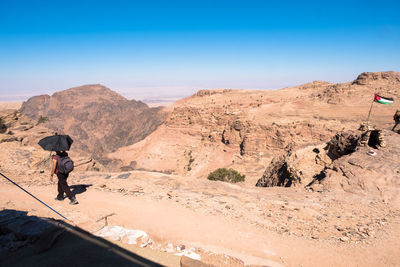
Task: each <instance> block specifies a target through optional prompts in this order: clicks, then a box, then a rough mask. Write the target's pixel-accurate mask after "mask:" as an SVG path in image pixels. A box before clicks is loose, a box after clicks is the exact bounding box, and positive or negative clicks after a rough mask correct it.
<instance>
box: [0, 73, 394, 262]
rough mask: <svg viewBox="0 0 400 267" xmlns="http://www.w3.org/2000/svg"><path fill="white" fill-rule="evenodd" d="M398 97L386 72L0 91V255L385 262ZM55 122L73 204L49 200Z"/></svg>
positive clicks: (14, 258) (16, 258)
mask: <svg viewBox="0 0 400 267" xmlns="http://www.w3.org/2000/svg"><path fill="white" fill-rule="evenodd" d="M374 94H379V95H381V96H386V97H392V98H393V99H394V103H393V104H392V105H390V106H389V105H383V104H379V103H374V102H373V100H374ZM399 98H400V73H399V72H391V71H388V72H365V73H361V74H360V75H359V76H358V77H355V79H354V80H353V81H349V82H346V83H338V84H334V83H329V82H324V81H314V82H310V83H307V84H303V85H299V86H295V87H290V88H283V89H279V90H232V89H215V90H200V91H198V92H197V93H196V94H194V95H192V96H190V97H187V98H183V99H180V100H178V101H176V102H174V103H172V104H168V105H166V104H162V105H156V104H154V103H151V105H147V104H146V103H143V102H141V101H136V100H128V99H126V98H125V97H123V96H121V95H120V94H118V93H116V92H114V91H112V90H111V89H109V88H107V87H105V86H103V85H99V84H93V85H83V86H79V87H75V88H71V89H67V90H64V91H60V92H57V93H55V94H53V95H51V96H49V95H39V96H34V97H32V98H30V99H27V100H26V101H24V102H23V103H0V118H1V120H0V151H1V153H0V173H1V174H2V177H0V207H1V210H0V262H1V265H3V264H4V266H29V265H32V264H33V263H38V264H39V265H40V266H55V265H57V262H58V261H60V259H62V261H63V262H64V263H65V264H68V265H72V266H90V265H95V264H99V263H101V264H102V265H101V264H100V265H101V266H116V265H118V266H160V265H163V266H399V265H400V242H399V237H400V196H399V195H400V134H399V133H400V132H399V130H400V127H399V128H398V129H395V130H394V131H393V130H392V127H393V125H394V120H393V115H394V113H395V112H396V110H398V109H400V101H399ZM369 112H370V116H369V118H368V121H367V117H368V114H369ZM55 133H58V134H68V135H69V136H71V138H72V139H73V140H74V143H73V144H72V147H71V150H70V151H69V155H70V156H71V158H72V159H73V160H74V163H75V169H74V171H73V172H72V173H71V174H70V176H69V178H68V183H69V185H70V187H71V189H72V191H73V192H74V193H75V194H76V198H77V200H78V201H79V204H78V205H69V204H68V199H66V200H64V201H56V200H54V198H55V196H56V195H57V184H56V183H55V182H53V183H52V182H51V181H50V179H49V178H50V168H51V158H50V152H49V151H44V150H43V149H42V148H41V147H40V146H39V145H38V141H39V140H41V139H42V138H44V137H46V136H49V135H53V134H55ZM218 168H225V169H228V170H229V169H232V170H235V171H237V172H239V173H240V174H242V175H244V176H245V178H244V181H240V182H236V183H233V182H228V181H215V180H210V179H208V177H209V175H210V173H211V172H213V171H215V170H217V169H218ZM6 178H8V179H11V180H12V181H13V182H14V183H16V184H18V185H19V186H20V187H22V188H23V189H24V190H27V191H28V192H29V193H31V194H32V195H34V196H35V197H37V198H38V199H40V200H41V201H42V202H44V203H45V204H46V205H48V206H50V207H51V208H52V209H53V210H51V209H49V208H48V207H46V206H45V205H44V204H43V203H40V202H39V201H37V200H36V199H34V198H33V197H32V196H30V195H28V194H27V193H26V192H24V191H23V190H21V188H20V187H18V186H16V185H15V184H13V183H12V182H10V181H9V180H8V179H6ZM55 211H56V212H57V213H56V212H55ZM60 215H62V216H64V218H63V217H61V216H60ZM72 255H77V256H76V258H79V259H84V260H82V261H80V262H76V259H75V258H74V257H73V256H72ZM78 256H80V257H78Z"/></svg>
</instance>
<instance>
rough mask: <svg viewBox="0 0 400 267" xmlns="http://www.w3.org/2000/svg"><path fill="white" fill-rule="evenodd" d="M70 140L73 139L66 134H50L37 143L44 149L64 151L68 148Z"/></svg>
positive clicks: (70, 143)
mask: <svg viewBox="0 0 400 267" xmlns="http://www.w3.org/2000/svg"><path fill="white" fill-rule="evenodd" d="M72 142H74V141H73V140H72V139H71V137H69V136H68V135H52V136H47V137H45V138H43V139H42V140H40V141H39V143H38V144H39V145H40V146H41V147H42V148H43V149H44V150H49V151H66V150H69V149H70V147H71V145H72Z"/></svg>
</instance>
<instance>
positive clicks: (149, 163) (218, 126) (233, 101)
mask: <svg viewBox="0 0 400 267" xmlns="http://www.w3.org/2000/svg"><path fill="white" fill-rule="evenodd" d="M399 88H400V73H398V72H376V73H362V74H360V75H359V76H358V77H357V78H356V79H355V80H354V81H352V82H346V83H339V84H333V83H328V82H322V81H315V82H312V83H308V84H304V85H300V86H296V87H291V88H284V89H281V90H264V91H254V90H252V91H251V90H227V89H225V90H224V89H220V90H201V91H199V92H198V93H197V94H195V95H193V96H191V97H189V98H186V99H183V100H180V101H178V102H176V103H175V104H174V106H173V110H172V111H171V112H170V113H169V115H168V117H167V119H166V122H165V123H164V124H163V125H162V126H161V127H159V128H158V129H157V130H156V131H155V132H153V133H152V134H151V135H149V136H148V137H147V138H146V139H144V140H142V141H141V142H138V143H136V144H134V145H131V146H128V147H124V148H120V149H119V150H118V151H116V152H114V153H112V154H110V155H109V157H110V158H112V159H114V160H121V161H122V162H123V164H124V165H125V166H131V167H135V168H136V169H147V170H157V171H163V172H172V173H176V174H185V175H195V176H202V175H205V174H206V173H208V172H209V171H212V170H213V169H215V168H218V167H233V168H235V169H237V170H239V171H242V172H244V173H245V174H246V175H247V177H248V180H250V182H251V183H253V184H255V182H256V181H257V180H258V179H259V178H260V177H261V175H262V173H263V171H264V169H265V167H266V166H267V165H268V164H269V161H270V160H271V158H272V157H274V156H276V155H277V154H279V153H282V152H284V151H287V150H288V149H289V148H291V147H297V148H300V147H304V146H307V145H310V144H316V143H321V142H327V141H329V140H330V138H331V137H332V136H333V135H334V134H335V133H336V132H337V131H341V130H343V129H354V128H355V127H357V126H358V125H359V124H360V123H361V122H362V121H365V120H366V118H367V115H368V111H369V108H370V106H371V103H372V100H373V98H374V93H379V94H381V95H383V96H388V97H394V98H395V99H398V98H399V97H400V92H399ZM396 102H397V101H396ZM395 106H396V105H393V106H387V105H380V104H374V106H373V112H372V115H371V119H370V121H371V122H372V123H374V124H377V125H378V126H379V127H381V128H390V126H391V125H392V123H393V119H392V116H393V114H394V112H395Z"/></svg>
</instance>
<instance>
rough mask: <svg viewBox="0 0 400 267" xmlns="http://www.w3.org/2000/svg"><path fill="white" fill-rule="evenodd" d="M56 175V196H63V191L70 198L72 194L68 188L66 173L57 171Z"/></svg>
mask: <svg viewBox="0 0 400 267" xmlns="http://www.w3.org/2000/svg"><path fill="white" fill-rule="evenodd" d="M57 177H58V195H57V197H58V198H63V197H64V193H65V194H66V195H67V197H68V198H69V199H72V198H73V197H74V195H73V194H72V192H71V189H69V186H68V184H67V178H68V174H63V173H57Z"/></svg>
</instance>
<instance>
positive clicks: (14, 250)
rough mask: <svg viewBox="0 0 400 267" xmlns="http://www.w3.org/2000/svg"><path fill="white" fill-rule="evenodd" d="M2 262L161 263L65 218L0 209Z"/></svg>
mask: <svg viewBox="0 0 400 267" xmlns="http://www.w3.org/2000/svg"><path fill="white" fill-rule="evenodd" d="M0 263H1V264H0V265H1V266H8V267H12V266H85V267H87V266H162V265H159V264H157V263H155V262H152V261H150V260H148V259H146V258H143V257H141V256H139V255H136V254H134V253H132V252H130V251H128V250H126V249H124V248H121V247H119V246H117V245H115V244H113V243H111V242H109V241H107V240H105V239H103V238H100V237H97V236H94V235H92V234H91V233H89V232H86V231H85V230H83V229H81V228H79V227H75V226H72V225H71V224H68V223H66V222H64V221H59V220H53V219H47V218H39V217H36V216H28V215H27V212H26V211H19V210H10V209H4V210H2V211H0Z"/></svg>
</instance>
